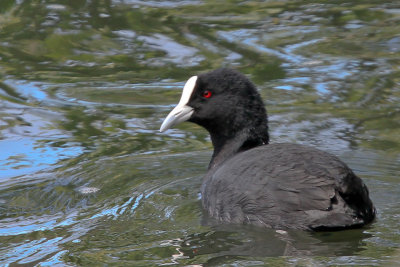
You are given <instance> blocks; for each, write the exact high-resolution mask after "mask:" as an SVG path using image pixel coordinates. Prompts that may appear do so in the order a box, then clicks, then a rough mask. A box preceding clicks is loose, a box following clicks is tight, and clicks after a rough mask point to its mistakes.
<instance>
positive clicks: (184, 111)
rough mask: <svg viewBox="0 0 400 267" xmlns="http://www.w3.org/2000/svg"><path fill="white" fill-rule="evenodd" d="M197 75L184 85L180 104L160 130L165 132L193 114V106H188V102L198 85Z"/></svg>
mask: <svg viewBox="0 0 400 267" xmlns="http://www.w3.org/2000/svg"><path fill="white" fill-rule="evenodd" d="M196 81H197V76H193V77H191V78H190V79H189V80H188V81H187V82H186V84H185V86H184V87H183V92H182V96H181V100H179V103H178V105H177V106H176V107H175V108H174V109H173V110H172V111H171V112H170V113H169V114H168V116H167V117H166V118H165V120H164V122H163V123H162V124H161V128H160V132H164V131H166V130H168V129H170V128H171V127H173V126H174V125H177V124H178V123H181V122H184V121H187V120H188V119H190V117H191V116H192V114H193V111H194V110H193V108H192V107H190V106H188V105H187V104H188V102H189V99H190V97H191V96H192V93H193V91H194V88H195V86H196Z"/></svg>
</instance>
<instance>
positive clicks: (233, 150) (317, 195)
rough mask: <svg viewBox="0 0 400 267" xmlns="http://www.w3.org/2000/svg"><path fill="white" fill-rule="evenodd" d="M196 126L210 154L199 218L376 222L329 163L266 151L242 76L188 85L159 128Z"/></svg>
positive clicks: (337, 224)
mask: <svg viewBox="0 0 400 267" xmlns="http://www.w3.org/2000/svg"><path fill="white" fill-rule="evenodd" d="M186 120H188V121H191V122H194V123H197V124H199V125H201V126H203V127H204V128H205V129H207V130H208V132H209V133H210V135H211V140H212V143H213V146H214V153H213V155H212V159H211V162H210V165H209V169H208V172H207V174H206V176H205V177H204V180H203V185H202V188H201V193H202V204H203V207H204V209H205V210H207V212H208V213H209V214H210V215H211V216H212V217H213V218H216V219H217V220H218V221H221V222H224V223H239V224H253V225H258V226H263V227H272V228H279V229H282V228H292V229H305V230H339V229H345V228H355V227H360V226H363V225H365V224H368V223H370V222H371V221H372V220H373V219H374V217H375V209H374V207H373V204H372V202H371V200H370V199H369V195H368V189H367V187H366V186H365V184H364V183H363V182H362V180H361V179H360V178H359V177H357V176H356V175H355V174H354V173H353V172H352V171H351V170H350V168H349V167H348V166H347V165H346V164H345V163H343V162H342V161H340V160H339V159H338V158H337V157H336V156H333V155H331V154H328V153H326V152H323V151H320V150H318V149H315V148H311V147H307V146H303V145H297V144H268V143H269V135H268V126H267V114H266V111H265V108H264V104H263V102H262V100H261V97H260V95H259V94H258V92H257V90H256V88H255V86H254V85H253V84H252V83H251V82H250V81H249V80H248V79H247V78H246V77H245V76H244V75H242V74H240V73H238V72H236V71H234V70H231V69H218V70H215V71H211V72H208V73H205V74H201V75H199V76H194V77H192V78H191V79H189V80H188V82H187V84H186V85H185V88H184V91H183V93H182V98H181V101H180V102H179V104H178V106H177V107H176V108H175V109H174V110H173V111H171V113H170V114H169V115H168V117H167V118H166V119H165V121H164V123H163V125H162V126H161V129H160V130H161V131H164V130H166V129H168V128H170V127H172V126H173V125H175V124H177V123H179V122H182V121H186Z"/></svg>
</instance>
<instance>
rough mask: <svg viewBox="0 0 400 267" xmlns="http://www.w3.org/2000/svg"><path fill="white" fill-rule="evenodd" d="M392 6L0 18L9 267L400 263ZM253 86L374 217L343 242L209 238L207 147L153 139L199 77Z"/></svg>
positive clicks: (42, 10) (2, 212)
mask: <svg viewBox="0 0 400 267" xmlns="http://www.w3.org/2000/svg"><path fill="white" fill-rule="evenodd" d="M399 24H400V4H399V3H398V1H394V0H393V1H372V0H365V1H362V2H360V1H333V0H331V1H329V0H316V1H276V2H275V1H264V2H255V1H243V2H241V1H229V2H227V1H133V0H125V1H113V0H106V1H99V0H92V1H84V0H82V1H77V0H75V1H50V0H44V1H33V0H32V1H29V0H25V1H23V0H21V1H16V0H2V2H1V5H0V263H1V265H5V266H14V265H16V264H27V265H29V266H31V265H38V266H55V265H58V266H98V265H116V266H127V265H128V266H129V265H131V266H159V265H179V266H183V265H197V266H198V265H202V266H232V265H233V266H263V265H266V264H274V265H275V266H287V265H304V266H309V265H316V266H318V265H350V264H356V265H368V266H381V265H390V264H393V265H394V266H396V264H398V263H399V262H400V225H399V221H400V215H399V214H400V186H399V173H400V123H399V122H400V104H399V102H400V28H399V27H398V25H399ZM223 66H225V67H233V68H235V69H238V70H239V71H241V72H243V73H245V74H246V75H248V76H249V77H250V78H251V80H252V81H254V82H255V83H256V85H257V87H258V88H259V91H260V93H261V95H262V96H263V98H264V100H265V104H266V107H267V109H268V113H269V117H270V129H271V139H272V142H296V143H302V144H307V145H311V146H316V147H320V148H321V149H323V150H325V151H328V152H330V153H333V154H335V155H337V156H339V157H340V158H341V159H343V160H344V161H345V162H347V163H348V164H349V166H350V167H351V168H353V169H354V171H355V172H356V173H357V174H359V175H360V176H361V177H363V179H364V181H365V183H366V184H367V185H368V187H369V189H370V193H371V198H372V200H373V201H374V203H375V205H376V208H377V211H378V218H377V220H376V222H375V223H374V224H372V225H371V226H370V227H366V228H363V229H358V230H349V231H342V232H333V233H329V232H328V233H306V232H299V231H288V232H287V233H284V232H279V231H278V232H276V231H275V230H266V229H257V228H251V227H243V226H210V225H207V224H205V223H204V221H205V219H204V215H203V213H202V209H201V206H200V202H199V199H200V195H199V188H200V185H201V179H202V175H203V174H204V173H205V172H206V168H207V165H208V162H209V160H210V156H211V151H212V146H211V143H210V139H209V137H208V135H207V133H206V132H205V131H204V130H203V129H201V128H200V127H198V126H196V125H192V124H190V123H186V124H182V125H180V126H179V127H177V128H175V129H172V130H169V131H167V132H166V133H159V131H158V129H159V126H160V124H161V122H162V120H163V118H164V117H165V116H166V115H167V113H168V112H169V111H170V110H171V108H172V107H173V106H174V105H175V104H176V103H177V101H178V100H179V96H180V93H181V90H182V87H183V85H184V83H185V81H186V80H187V79H188V78H189V77H190V76H192V75H196V74H198V73H200V72H204V71H208V70H211V69H215V68H218V67H223Z"/></svg>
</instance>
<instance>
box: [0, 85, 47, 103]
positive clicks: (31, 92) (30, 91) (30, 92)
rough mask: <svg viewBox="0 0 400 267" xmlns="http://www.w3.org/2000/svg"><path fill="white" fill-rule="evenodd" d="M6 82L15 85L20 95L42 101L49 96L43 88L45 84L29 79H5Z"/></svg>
mask: <svg viewBox="0 0 400 267" xmlns="http://www.w3.org/2000/svg"><path fill="white" fill-rule="evenodd" d="M4 83H5V84H7V85H8V86H11V87H13V88H14V89H15V90H16V91H17V92H18V93H19V94H20V95H22V96H24V97H27V98H34V99H36V100H39V101H42V100H44V99H46V98H47V94H46V93H45V92H43V90H41V88H40V87H41V86H43V84H39V83H35V82H27V81H16V80H5V81H4Z"/></svg>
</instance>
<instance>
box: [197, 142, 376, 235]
mask: <svg viewBox="0 0 400 267" xmlns="http://www.w3.org/2000/svg"><path fill="white" fill-rule="evenodd" d="M254 159H257V160H254ZM243 177H246V179H243ZM202 203H203V207H204V209H206V210H207V211H208V213H209V214H210V215H211V217H214V218H216V219H217V220H219V221H221V222H227V223H242V224H255V225H259V226H264V227H271V228H278V229H285V228H295V229H305V230H308V229H312V230H338V229H343V228H354V227H359V226H362V225H364V224H366V223H369V222H370V220H371V218H373V215H374V209H373V206H372V203H371V201H370V200H369V197H368V190H367V188H366V186H365V185H364V184H363V183H362V181H361V179H360V178H358V177H357V176H356V175H355V174H354V173H353V172H352V171H351V170H350V169H349V168H348V167H347V166H346V164H344V163H343V162H341V161H340V160H339V159H338V158H337V157H335V156H333V155H330V154H328V153H325V152H323V151H321V150H317V149H314V148H311V147H307V146H303V145H296V144H269V145H263V146H259V147H256V148H253V149H250V150H247V151H244V152H241V153H239V154H237V155H235V156H233V157H232V158H230V159H228V160H227V161H226V162H225V163H224V164H223V165H221V166H220V167H217V168H215V169H210V170H209V171H208V173H207V175H206V176H205V179H204V182H203V186H202Z"/></svg>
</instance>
